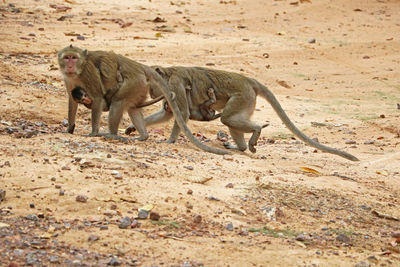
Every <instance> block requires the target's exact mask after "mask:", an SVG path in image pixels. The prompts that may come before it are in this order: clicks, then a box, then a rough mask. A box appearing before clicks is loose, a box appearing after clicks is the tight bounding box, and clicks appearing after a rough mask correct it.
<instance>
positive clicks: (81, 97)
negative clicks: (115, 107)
mask: <svg viewBox="0 0 400 267" xmlns="http://www.w3.org/2000/svg"><path fill="white" fill-rule="evenodd" d="M71 96H72V98H73V99H74V100H75V102H77V103H80V104H84V105H85V106H86V107H90V106H91V104H92V99H91V98H90V97H89V96H88V95H87V93H86V91H85V90H84V89H83V88H82V87H80V86H77V87H75V88H74V89H73V90H72V91H71Z"/></svg>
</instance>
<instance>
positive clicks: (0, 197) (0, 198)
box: [0, 189, 6, 203]
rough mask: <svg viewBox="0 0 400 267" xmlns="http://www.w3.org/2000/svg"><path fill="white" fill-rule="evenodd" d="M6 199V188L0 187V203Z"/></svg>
mask: <svg viewBox="0 0 400 267" xmlns="http://www.w3.org/2000/svg"><path fill="white" fill-rule="evenodd" d="M4 199H6V190H3V189H0V203H1V202H2V201H3V200H4Z"/></svg>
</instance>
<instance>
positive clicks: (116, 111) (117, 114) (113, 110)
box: [102, 100, 127, 142]
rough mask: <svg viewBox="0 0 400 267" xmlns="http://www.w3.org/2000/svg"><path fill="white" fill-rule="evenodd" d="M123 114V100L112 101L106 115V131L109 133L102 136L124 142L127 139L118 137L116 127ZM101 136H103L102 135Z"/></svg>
mask: <svg viewBox="0 0 400 267" xmlns="http://www.w3.org/2000/svg"><path fill="white" fill-rule="evenodd" d="M123 112H124V107H123V100H119V101H113V102H111V105H110V112H109V113H108V129H109V133H107V134H104V136H105V137H106V138H111V139H115V140H120V141H124V142H126V141H127V139H126V138H124V137H121V136H118V126H119V123H120V121H121V118H122V114H123ZM102 135H103V134H102Z"/></svg>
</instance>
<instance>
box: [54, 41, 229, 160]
mask: <svg viewBox="0 0 400 267" xmlns="http://www.w3.org/2000/svg"><path fill="white" fill-rule="evenodd" d="M58 61H59V65H60V69H61V71H62V73H63V75H64V82H65V85H66V88H67V92H68V95H69V110H68V123H69V125H68V132H70V133H73V130H74V126H75V116H76V111H77V105H78V103H77V102H75V101H74V100H73V97H72V95H71V91H72V90H73V89H74V88H75V87H77V86H80V87H81V88H84V89H85V90H86V92H87V94H88V96H89V97H90V99H92V105H91V108H92V133H91V135H93V136H98V135H99V124H100V116H101V111H102V110H103V108H104V106H105V105H106V100H104V96H107V91H108V90H107V89H108V88H115V87H118V86H119V89H118V90H116V92H113V93H112V96H111V97H110V111H109V114H108V128H109V133H108V134H106V135H107V136H109V137H112V138H119V137H118V126H119V123H120V121H121V118H122V115H123V112H124V111H125V110H126V111H127V112H128V114H129V117H130V119H131V121H132V123H133V125H134V126H135V128H136V129H137V130H138V131H139V134H140V137H139V138H138V140H146V139H147V138H148V133H147V130H146V125H145V122H144V117H143V114H142V111H141V109H140V108H138V107H139V106H140V105H141V104H143V103H144V102H145V99H146V98H147V95H149V94H150V95H151V96H152V97H153V98H154V97H156V96H161V95H163V96H164V97H165V98H166V100H167V102H168V104H169V107H171V109H172V111H173V114H174V116H175V124H174V127H178V128H180V129H182V131H183V132H184V133H185V135H186V136H187V137H188V138H189V140H190V141H192V142H193V143H194V144H195V145H196V146H197V147H199V148H201V149H203V150H205V151H208V152H212V153H216V154H227V152H226V151H223V150H220V149H216V148H212V147H209V146H206V145H205V144H203V143H201V142H200V141H199V140H197V139H196V138H195V137H194V136H193V134H192V133H191V132H190V130H189V129H188V127H187V125H186V122H185V121H184V120H183V118H182V116H181V113H180V110H179V108H178V106H177V104H176V102H175V101H173V100H172V96H171V93H170V91H169V90H168V85H167V83H166V82H165V80H164V79H163V78H162V77H161V76H160V75H159V74H158V73H157V72H156V71H155V70H154V69H152V68H150V67H148V66H146V65H143V64H140V63H138V62H136V61H133V60H131V59H129V58H126V57H124V56H121V55H117V54H115V53H113V52H105V51H87V50H82V49H80V48H77V47H73V46H72V45H71V46H68V47H65V48H64V49H62V50H61V51H60V52H59V53H58ZM106 69H108V70H106ZM117 71H119V72H120V74H121V76H122V79H123V82H122V84H120V85H118V77H117Z"/></svg>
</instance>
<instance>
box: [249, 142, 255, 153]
mask: <svg viewBox="0 0 400 267" xmlns="http://www.w3.org/2000/svg"><path fill="white" fill-rule="evenodd" d="M249 150H250V152H252V153H256V152H257V149H256V148H255V147H254V146H253V145H250V144H249Z"/></svg>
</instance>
